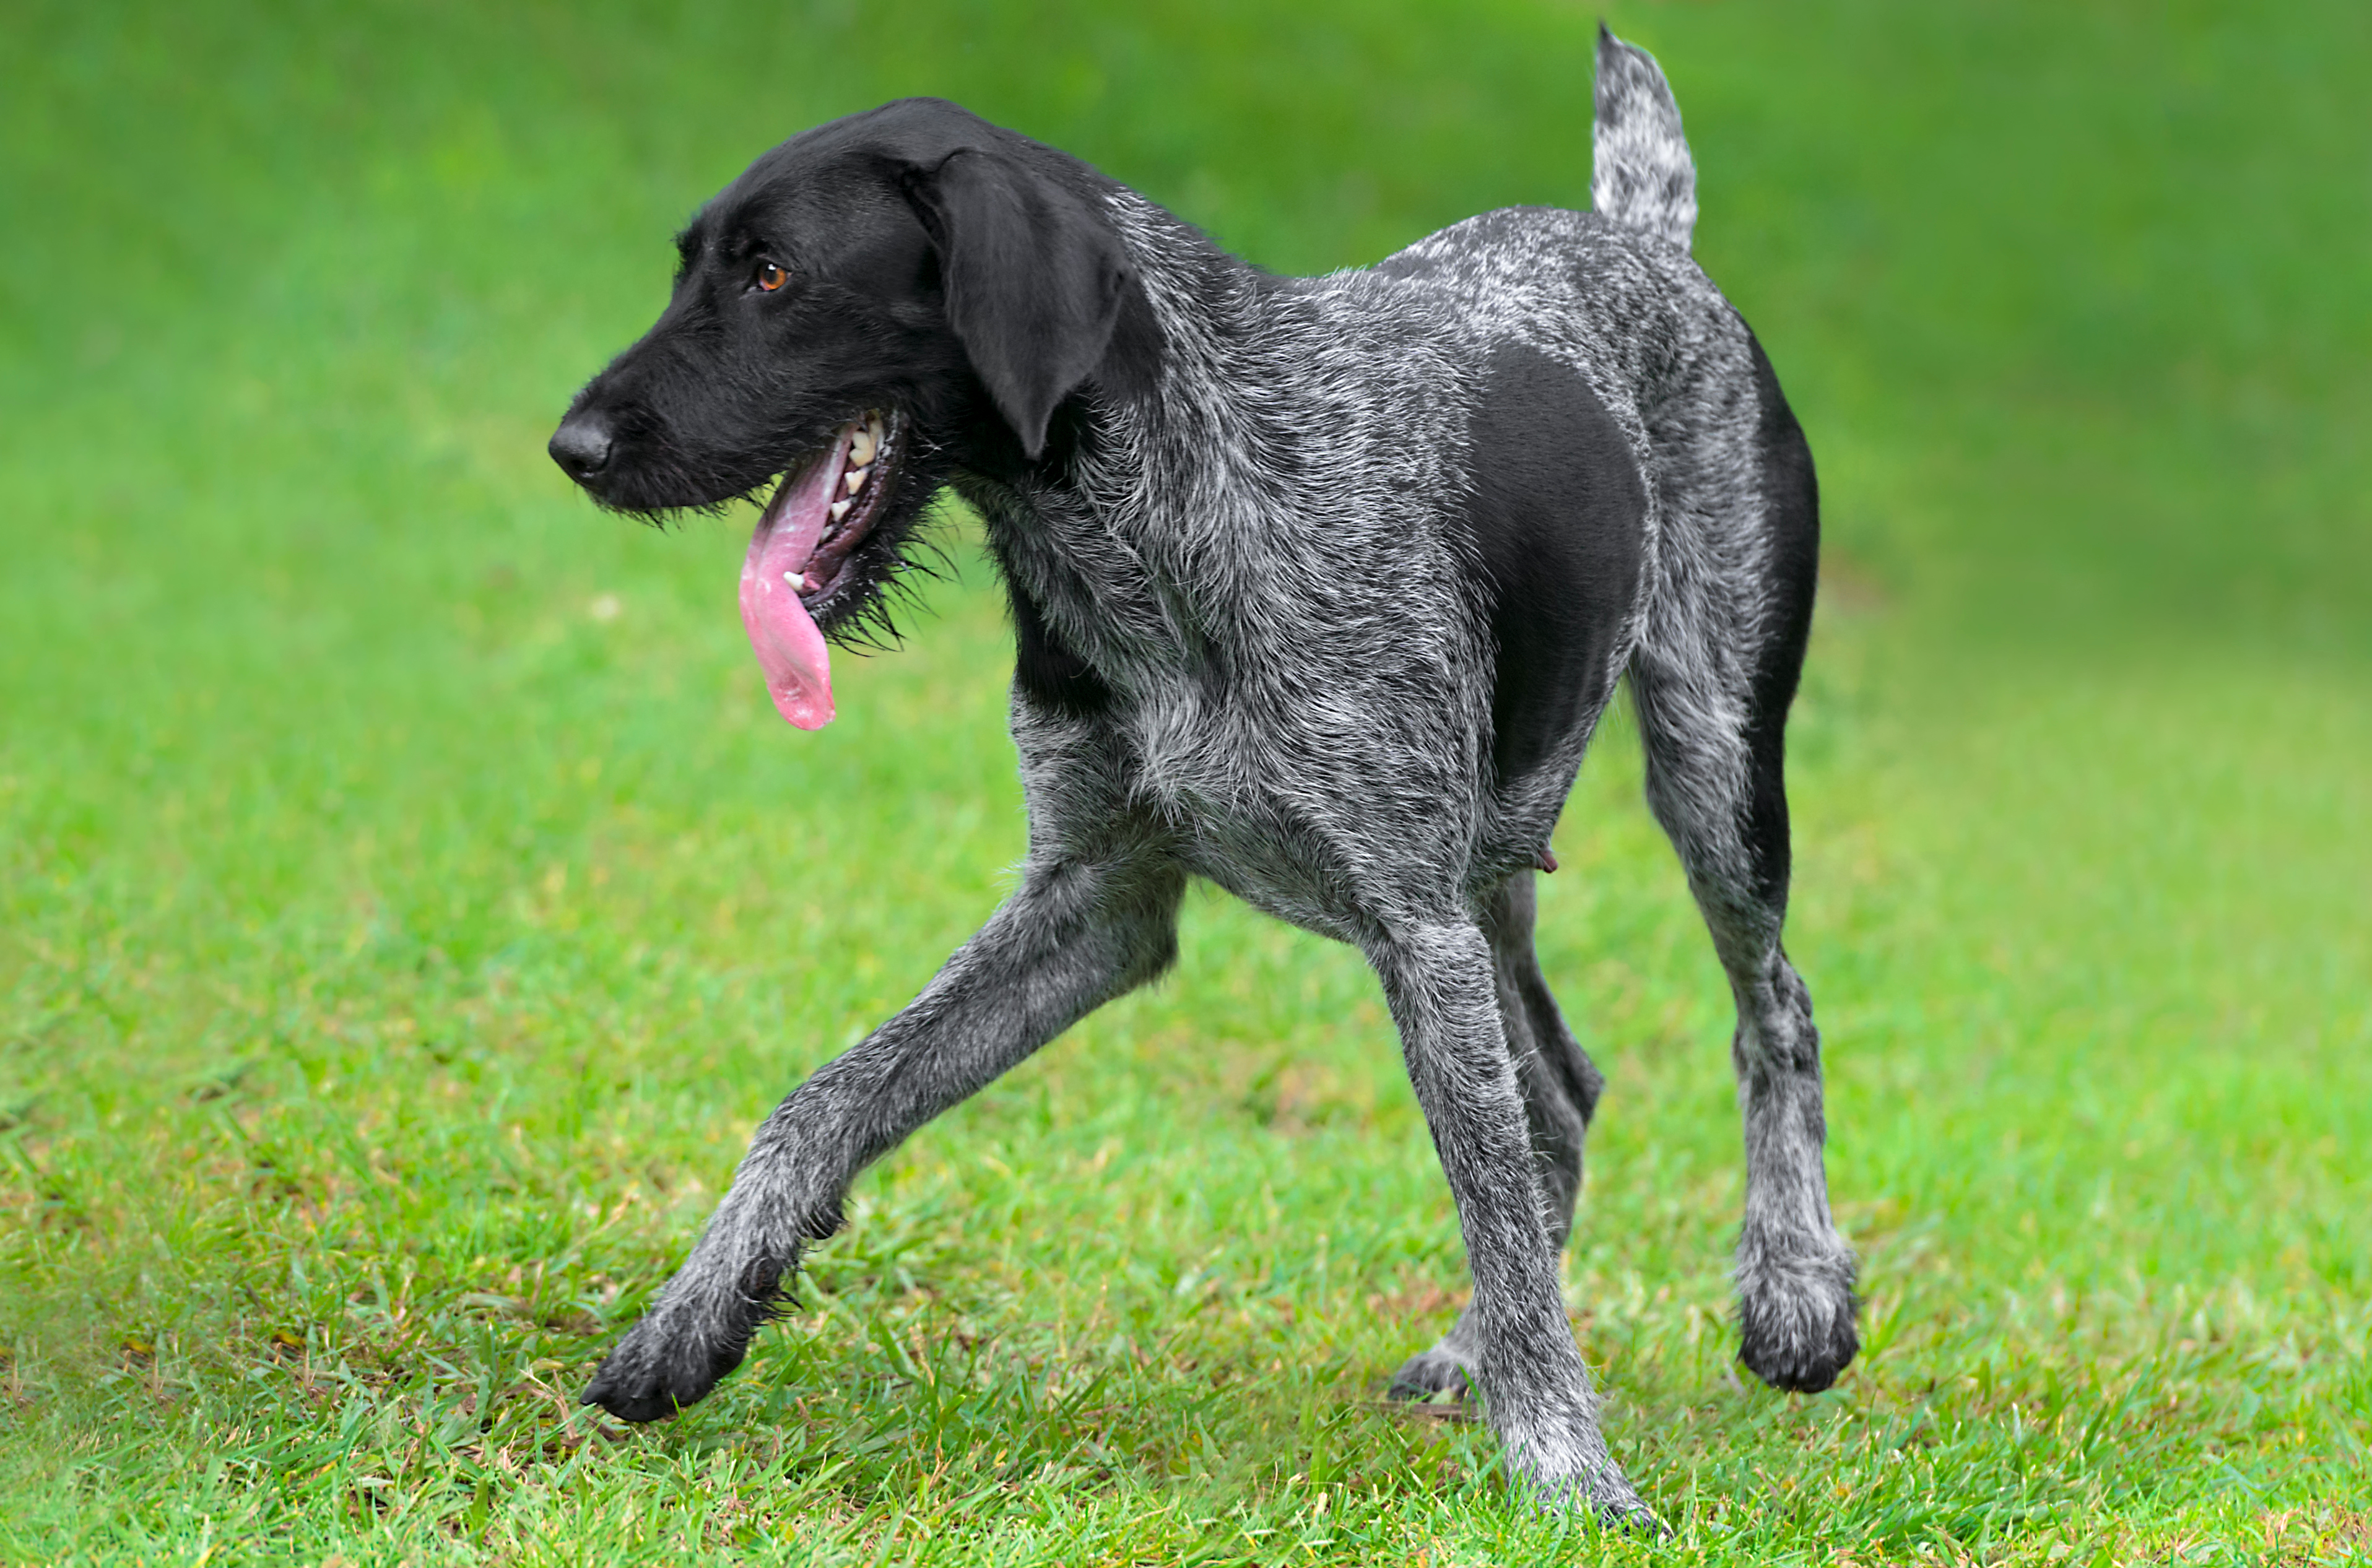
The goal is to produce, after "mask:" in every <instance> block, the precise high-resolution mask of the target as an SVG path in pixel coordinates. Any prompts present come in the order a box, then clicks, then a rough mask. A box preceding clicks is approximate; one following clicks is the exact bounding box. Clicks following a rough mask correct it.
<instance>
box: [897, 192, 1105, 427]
mask: <svg viewBox="0 0 2372 1568" xmlns="http://www.w3.org/2000/svg"><path fill="white" fill-rule="evenodd" d="M905 187H906V198H907V200H908V201H910V202H912V203H913V206H914V210H915V213H916V214H917V215H919V216H920V217H921V218H922V220H923V226H924V228H925V229H927V230H928V231H929V233H930V236H931V240H932V243H933V244H935V245H936V246H937V248H938V251H939V276H940V281H941V283H942V285H944V286H945V288H946V290H947V302H948V305H947V308H948V324H949V325H950V326H952V327H953V328H954V329H955V333H956V337H957V338H958V339H959V341H960V342H961V343H963V346H964V353H965V354H967V355H968V356H970V358H971V366H972V369H973V370H975V371H977V372H978V373H979V375H980V378H981V380H983V382H985V383H986V384H987V386H988V390H989V393H990V395H991V396H992V397H994V399H995V400H996V407H997V412H1000V413H1002V414H1004V415H1005V421H1006V424H1009V425H1011V426H1012V427H1013V434H1014V435H1015V436H1018V437H1019V438H1020V440H1021V447H1022V450H1023V451H1025V452H1027V453H1028V454H1029V456H1030V457H1031V458H1032V459H1036V458H1039V457H1041V456H1042V455H1043V454H1044V452H1045V450H1046V422H1047V421H1048V419H1050V418H1051V417H1052V415H1053V412H1054V409H1055V405H1057V404H1059V403H1060V402H1061V401H1063V400H1064V398H1066V397H1068V396H1070V395H1071V393H1072V392H1073V391H1074V390H1075V389H1077V387H1078V385H1079V383H1081V382H1082V381H1085V380H1087V378H1088V377H1090V376H1092V375H1094V374H1095V373H1096V370H1097V367H1098V366H1099V365H1101V364H1102V362H1103V359H1104V354H1105V351H1106V350H1107V349H1108V348H1109V347H1110V345H1111V341H1112V329H1113V326H1114V324H1115V323H1116V322H1118V321H1119V319H1121V315H1122V308H1123V306H1124V304H1125V302H1126V301H1127V299H1128V296H1129V295H1130V294H1131V293H1132V291H1133V290H1134V286H1135V278H1134V269H1132V268H1131V267H1130V265H1129V261H1128V254H1127V252H1126V251H1125V250H1122V248H1121V243H1120V237H1119V236H1118V235H1116V234H1114V233H1113V232H1112V229H1111V226H1110V224H1108V223H1106V222H1105V221H1104V220H1103V219H1102V217H1101V216H1100V215H1099V214H1097V213H1096V212H1095V211H1094V210H1093V209H1092V208H1091V207H1090V206H1089V205H1088V204H1087V202H1086V201H1085V200H1083V199H1082V198H1081V197H1080V196H1079V195H1078V194H1077V193H1076V192H1072V191H1070V190H1067V189H1065V188H1064V187H1063V186H1062V185H1061V184H1059V183H1057V182H1056V181H1054V180H1049V179H1047V178H1045V177H1043V176H1042V175H1040V174H1038V173H1036V172H1035V171H1033V170H1030V169H1028V168H1023V167H1021V166H1020V165H1019V164H1018V163H1017V162H1016V161H1015V160H1014V159H1012V158H1010V157H1006V155H1004V154H1002V153H998V152H992V151H988V150H985V149H983V148H978V147H962V148H959V149H957V150H956V151H955V152H953V153H950V154H948V157H946V158H944V159H942V160H941V161H940V162H939V163H938V164H937V165H936V166H935V167H931V168H914V169H913V170H910V171H909V172H908V174H907V176H906V180H905Z"/></svg>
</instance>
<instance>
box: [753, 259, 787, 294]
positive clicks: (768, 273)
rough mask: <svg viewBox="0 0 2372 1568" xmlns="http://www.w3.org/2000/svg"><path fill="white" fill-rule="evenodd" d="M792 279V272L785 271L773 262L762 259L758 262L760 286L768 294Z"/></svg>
mask: <svg viewBox="0 0 2372 1568" xmlns="http://www.w3.org/2000/svg"><path fill="white" fill-rule="evenodd" d="M790 281H791V276H790V274H789V273H785V271H783V269H782V268H780V267H778V266H776V265H774V263H773V262H772V261H761V262H759V263H758V286H759V287H760V288H762V289H763V290H764V291H765V292H767V293H768V294H772V293H773V292H774V291H775V290H776V289H778V288H780V287H782V286H783V285H785V284H786V283H788V282H790Z"/></svg>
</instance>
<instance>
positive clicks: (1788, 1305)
mask: <svg viewBox="0 0 2372 1568" xmlns="http://www.w3.org/2000/svg"><path fill="white" fill-rule="evenodd" d="M1853 1283H1854V1263H1853V1254H1852V1253H1850V1252H1843V1251H1840V1252H1838V1253H1835V1254H1831V1255H1828V1256H1824V1257H1814V1258H1807V1259H1791V1260H1786V1261H1785V1262H1780V1263H1776V1264H1773V1263H1764V1264H1762V1266H1761V1267H1759V1268H1756V1269H1753V1270H1751V1271H1749V1270H1746V1269H1741V1270H1740V1271H1739V1278H1738V1359H1740V1360H1741V1361H1743V1362H1745V1363H1746V1369H1747V1370H1748V1371H1749V1372H1751V1373H1753V1374H1754V1375H1755V1376H1757V1377H1760V1378H1762V1380H1763V1381H1764V1382H1765V1383H1768V1384H1770V1385H1771V1386H1772V1387H1773V1388H1785V1389H1787V1390H1789V1391H1790V1392H1793V1393H1799V1394H1817V1393H1819V1392H1820V1390H1821V1389H1823V1388H1827V1387H1829V1385H1831V1383H1834V1382H1835V1381H1836V1380H1837V1374H1838V1373H1840V1372H1843V1370H1844V1369H1845V1366H1846V1365H1847V1364H1848V1363H1850V1362H1851V1361H1852V1360H1853V1358H1854V1356H1855V1354H1856V1353H1858V1352H1859V1351H1860V1349H1861V1336H1860V1334H1859V1333H1858V1332H1857V1331H1856V1330H1855V1327H1854V1294H1853Z"/></svg>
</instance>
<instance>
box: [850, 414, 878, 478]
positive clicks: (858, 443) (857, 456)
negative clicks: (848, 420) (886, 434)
mask: <svg viewBox="0 0 2372 1568" xmlns="http://www.w3.org/2000/svg"><path fill="white" fill-rule="evenodd" d="M880 445H881V439H880V437H879V436H876V435H875V434H874V433H873V427H872V426H871V425H869V424H868V425H866V426H865V427H864V428H862V429H860V430H859V431H857V433H856V434H855V436H851V437H849V442H848V461H849V465H850V466H851V467H853V468H860V469H861V468H863V467H865V466H866V464H867V463H869V462H871V461H872V460H873V452H874V448H875V447H878V446H880Z"/></svg>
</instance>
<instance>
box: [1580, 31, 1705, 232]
mask: <svg viewBox="0 0 2372 1568" xmlns="http://www.w3.org/2000/svg"><path fill="white" fill-rule="evenodd" d="M1592 139H1593V140H1594V141H1595V142H1596V144H1597V157H1596V159H1595V160H1594V162H1593V164H1592V166H1591V168H1590V173H1589V204H1590V205H1591V206H1593V207H1595V208H1597V209H1598V211H1599V213H1600V214H1601V215H1604V216H1605V217H1607V218H1610V219H1611V220H1612V221H1613V222H1615V223H1619V224H1624V225H1627V226H1630V227H1632V228H1635V229H1638V230H1640V231H1641V232H1642V233H1645V234H1652V235H1654V236H1655V237H1656V238H1658V239H1669V240H1670V241H1671V242H1672V243H1673V244H1675V245H1677V246H1679V247H1680V249H1681V250H1687V249H1688V248H1689V234H1690V231H1691V230H1692V229H1694V228H1695V227H1696V224H1697V170H1696V165H1694V164H1693V163H1691V162H1690V161H1689V144H1688V139H1687V138H1686V137H1684V136H1682V135H1681V134H1680V105H1679V104H1677V103H1674V102H1673V101H1672V89H1671V87H1670V85H1669V83H1667V82H1666V81H1665V80H1664V73H1663V72H1662V71H1661V70H1659V69H1657V65H1656V57H1655V56H1654V55H1652V54H1650V53H1648V52H1646V51H1645V50H1644V49H1634V48H1633V47H1632V46H1631V45H1629V44H1627V43H1625V42H1623V41H1622V40H1621V39H1619V38H1616V37H1615V36H1614V35H1613V34H1612V33H1610V32H1609V31H1607V30H1606V24H1605V23H1603V22H1600V23H1599V26H1598V123H1597V125H1596V127H1595V128H1594V133H1593V138H1592Z"/></svg>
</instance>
